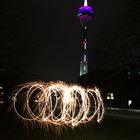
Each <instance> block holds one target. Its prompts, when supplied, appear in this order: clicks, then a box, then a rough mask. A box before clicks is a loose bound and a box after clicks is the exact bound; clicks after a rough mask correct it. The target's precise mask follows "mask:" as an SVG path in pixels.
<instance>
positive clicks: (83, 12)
mask: <svg viewBox="0 0 140 140" xmlns="http://www.w3.org/2000/svg"><path fill="white" fill-rule="evenodd" d="M77 16H78V18H79V20H80V23H81V25H82V28H83V34H82V54H81V60H80V76H81V75H83V74H86V73H87V72H88V60H87V26H88V23H89V22H90V21H91V20H92V17H93V10H92V8H91V7H90V6H88V3H87V0H84V5H83V6H81V7H80V8H79V10H78V15H77Z"/></svg>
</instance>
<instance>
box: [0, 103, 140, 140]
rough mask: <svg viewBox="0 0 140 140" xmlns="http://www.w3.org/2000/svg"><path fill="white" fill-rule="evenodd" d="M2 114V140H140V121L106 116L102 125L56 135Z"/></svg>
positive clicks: (0, 131) (92, 125) (84, 127)
mask: <svg viewBox="0 0 140 140" xmlns="http://www.w3.org/2000/svg"><path fill="white" fill-rule="evenodd" d="M0 107H1V106H0ZM4 112H5V111H4ZM0 113H1V117H0V140H140V120H136V119H126V118H120V117H119V118H118V117H111V116H107V117H106V116H105V118H104V120H103V122H102V123H101V124H96V123H93V124H88V125H86V126H84V125H81V127H80V128H75V129H73V130H72V129H70V128H68V129H62V132H60V133H59V134H58V133H57V134H56V132H55V131H54V129H53V130H50V129H49V130H48V129H47V128H45V127H40V126H38V125H35V124H34V125H31V124H30V125H29V124H28V125H25V124H24V125H23V123H21V121H18V120H17V119H16V117H14V115H13V113H8V114H4V113H3V111H2V109H1V110H0Z"/></svg>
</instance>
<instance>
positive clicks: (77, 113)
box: [13, 82, 104, 127]
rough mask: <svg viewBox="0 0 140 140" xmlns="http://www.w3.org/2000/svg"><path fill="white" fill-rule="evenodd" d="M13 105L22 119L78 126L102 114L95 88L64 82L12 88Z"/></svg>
mask: <svg viewBox="0 0 140 140" xmlns="http://www.w3.org/2000/svg"><path fill="white" fill-rule="evenodd" d="M13 107H14V110H15V112H16V114H17V115H18V116H19V117H20V118H22V119H23V120H28V121H38V122H40V123H44V124H46V125H48V124H54V125H68V126H70V127H75V126H78V125H80V124H82V123H87V122H90V121H91V120H92V119H95V118H96V119H97V122H100V121H101V120H102V118H103V114H104V106H103V101H102V98H101V95H100V92H99V90H98V89H97V88H94V89H85V88H82V87H80V86H78V85H67V84H65V83H64V82H56V83H54V82H49V83H44V82H30V83H26V84H22V85H20V86H19V87H18V88H17V89H16V90H15V91H14V92H13Z"/></svg>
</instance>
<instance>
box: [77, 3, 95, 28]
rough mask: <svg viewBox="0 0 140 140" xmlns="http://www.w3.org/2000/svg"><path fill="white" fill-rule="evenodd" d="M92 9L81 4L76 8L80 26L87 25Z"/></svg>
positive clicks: (90, 18)
mask: <svg viewBox="0 0 140 140" xmlns="http://www.w3.org/2000/svg"><path fill="white" fill-rule="evenodd" d="M92 17H93V10H92V8H91V7H90V6H81V7H80V8H79V10H78V18H79V20H80V22H81V24H82V26H87V24H88V23H89V21H91V20H92Z"/></svg>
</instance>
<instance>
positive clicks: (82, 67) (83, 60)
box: [80, 26, 88, 76]
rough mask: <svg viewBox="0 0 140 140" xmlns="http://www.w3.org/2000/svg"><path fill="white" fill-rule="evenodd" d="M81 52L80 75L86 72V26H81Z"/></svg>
mask: <svg viewBox="0 0 140 140" xmlns="http://www.w3.org/2000/svg"><path fill="white" fill-rule="evenodd" d="M81 44H82V52H81V60H80V76H81V75H83V74H86V73H87V72H88V60H87V26H84V27H83V37H82V43H81Z"/></svg>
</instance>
